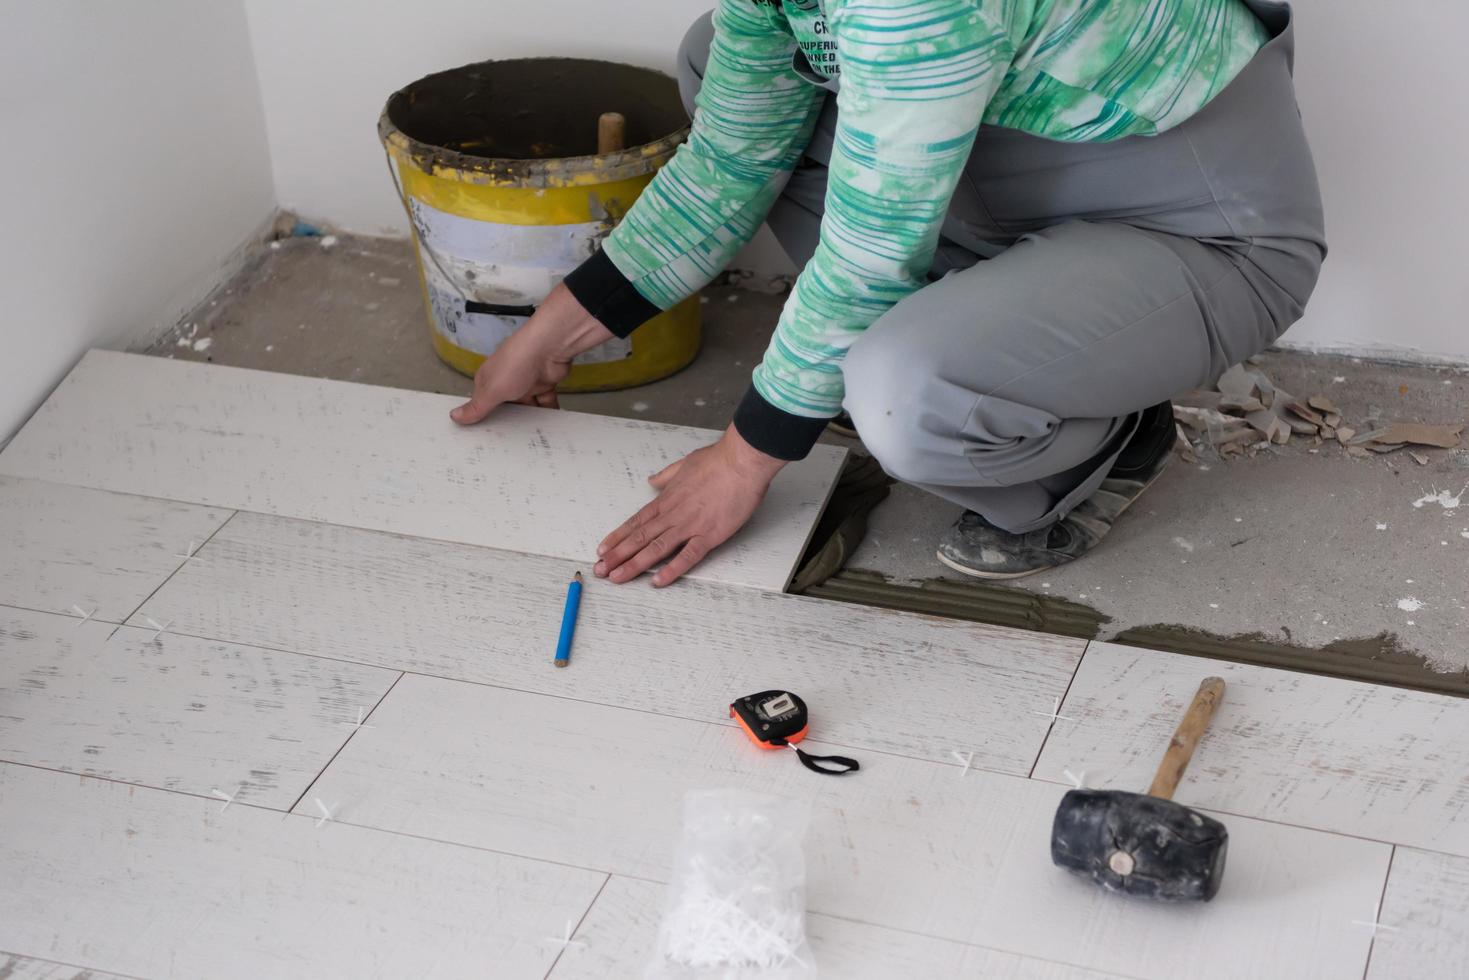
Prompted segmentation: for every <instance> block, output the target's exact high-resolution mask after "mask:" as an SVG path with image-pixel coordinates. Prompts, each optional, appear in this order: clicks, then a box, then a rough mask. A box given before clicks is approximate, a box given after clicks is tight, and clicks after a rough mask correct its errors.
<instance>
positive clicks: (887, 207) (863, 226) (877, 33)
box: [735, 0, 1024, 459]
mask: <svg viewBox="0 0 1469 980" xmlns="http://www.w3.org/2000/svg"><path fill="white" fill-rule="evenodd" d="M1020 6H1023V5H1016V4H1008V3H998V2H975V0H849V2H843V3H841V4H839V5H838V4H832V5H831V7H832V8H835V9H833V10H832V13H831V30H832V33H833V35H834V36H835V41H836V45H837V53H838V57H839V59H840V63H841V90H840V94H839V96H838V102H837V106H838V109H839V113H838V117H837V131H836V140H835V146H834V148H833V151H832V158H831V166H830V172H829V175H828V185H827V193H826V213H825V216H824V217H823V219H822V222H821V239H820V243H819V244H818V246H817V248H816V252H815V254H814V255H813V256H812V258H811V260H810V262H808V263H807V265H806V268H805V269H804V270H803V271H802V272H801V275H800V277H799V278H798V279H797V280H796V284H795V287H794V289H793V290H792V292H791V295H790V297H789V299H788V300H787V302H786V304H785V308H784V309H783V310H782V312H781V316H780V321H779V323H778V325H777V327H776V331H775V336H774V337H773V338H772V340H771V343H770V346H769V348H768V349H767V350H766V353H765V357H764V359H763V360H762V362H761V363H760V365H759V366H758V367H757V368H756V369H755V372H754V376H753V379H752V385H751V388H750V390H749V391H748V392H747V393H746V395H745V398H744V400H743V401H742V402H741V404H740V407H739V409H738V411H737V412H736V414H735V427H736V428H737V429H738V430H739V432H740V434H741V435H742V436H743V437H744V438H745V439H746V441H748V442H749V443H750V444H751V445H753V446H754V447H755V448H757V449H760V450H761V451H763V452H765V453H768V454H769V455H772V456H777V457H780V458H783V459H798V458H800V457H802V456H805V455H806V453H808V452H809V451H810V449H811V446H812V445H813V444H814V443H815V442H816V439H817V437H818V436H819V435H820V433H821V430H822V428H823V427H824V425H825V421H826V420H827V419H828V418H830V417H831V416H834V415H835V414H837V412H838V411H839V410H840V408H841V403H842V397H843V394H844V391H845V389H844V386H843V383H842V359H843V358H844V357H845V355H846V353H847V349H848V348H849V347H850V346H851V345H852V343H853V342H854V341H855V340H856V339H857V338H858V337H859V336H860V335H861V334H862V332H863V331H864V330H866V329H867V327H868V326H870V325H871V324H872V323H873V321H875V320H876V319H877V318H878V317H880V316H882V315H883V314H884V313H886V312H887V311H888V310H889V309H891V308H892V307H893V305H894V304H896V303H897V302H898V301H899V300H901V299H902V298H903V297H905V296H907V295H909V294H910V293H912V292H914V291H916V290H917V289H919V288H920V287H921V286H922V285H924V283H925V282H926V281H927V275H928V270H929V267H930V266H931V265H932V263H933V255H934V249H935V247H936V245H937V242H938V234H939V227H940V225H941V224H942V223H943V219H944V215H945V213H946V212H947V211H948V206H949V199H950V198H951V196H952V195H953V193H954V187H955V185H956V184H957V183H958V180H959V177H960V175H961V173H962V172H963V169H964V164H965V161H966V160H967V159H968V157H969V152H970V149H971V148H972V147H973V144H974V139H975V135H976V134H977V132H978V129H979V124H980V120H981V119H982V117H983V115H984V112H985V107H986V105H987V103H988V102H989V100H990V98H991V97H992V96H993V95H994V93H995V91H996V90H997V89H998V87H999V85H1000V83H1001V82H1002V80H1003V79H1004V76H1005V73H1006V72H1007V71H1008V70H1009V67H1010V64H1011V62H1012V60H1013V59H1014V57H1015V43H1014V42H1013V41H1012V39H1011V38H1012V36H1014V37H1019V36H1021V34H1022V32H1023V30H1024V27H1023V25H1020V24H1016V25H1009V24H1006V23H1005V22H1004V14H1003V13H1001V12H999V11H1005V10H1008V9H1013V8H1016V7H1020ZM992 11H993V12H992Z"/></svg>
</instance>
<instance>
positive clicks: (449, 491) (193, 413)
mask: <svg viewBox="0 0 1469 980" xmlns="http://www.w3.org/2000/svg"><path fill="white" fill-rule="evenodd" d="M461 401H462V399H458V398H454V397H451V396H448V395H435V394H429V393H426V392H417V391H402V390H398V389H392V388H378V387H372V386H369V385H361V384H351V383H348V382H342V381H324V380H319V379H315V378H302V377H296V376H292V375H285V374H275V373H271V372H266V371H251V370H245V369H243V368H227V367H220V366H218V365H209V364H198V363H186V362H184V361H172V360H168V359H166V358H159V357H145V356H141V355H134V354H116V353H110V352H106V351H92V352H90V353H88V354H87V355H86V356H85V357H84V358H83V359H82V361H81V363H80V364H78V365H77V367H76V368H75V369H73V370H72V372H71V374H70V375H68V376H67V378H66V380H65V381H63V382H62V383H61V385H60V387H58V388H57V389H56V391H55V392H54V393H53V394H52V395H51V397H50V398H49V399H47V401H46V403H45V404H44V405H42V406H41V409H40V410H39V411H38V412H37V413H36V415H35V416H34V417H33V418H32V419H31V421H30V422H29V423H27V424H26V426H25V428H23V429H22V430H21V431H20V433H19V434H18V435H17V436H16V437H15V439H14V441H12V442H11V444H10V445H9V447H7V448H6V449H5V451H4V452H3V453H0V473H7V474H11V475H15V476H26V477H32V478H37V479H45V480H52V481H55V482H59V483H69V484H75V485H77V486H85V487H96V488H99V489H104V490H116V491H121V492H125V493H137V494H145V495H148V496H157V497H167V498H170V499H174V500H185V501H189V502H193V503H202V504H210V505H214V506H219V507H229V508H234V509H237V510H251V511H257V512H260V513H267V514H279V515H282V516H287V517H300V518H306V519H309V520H316V521H326V522H329V523H333V524H344V525H350V526H353V527H366V528H374V529H378V530H384V531H396V532H400V533H404V534H412V535H417V536H420V537H427V538H438V539H442V540H448V541H462V542H466V543H469V544H482V545H488V546H491V547H496V548H505V549H508V550H512V551H522V552H526V553H530V554H544V555H551V556H555V557H560V558H568V559H572V560H576V561H590V560H591V559H592V558H594V556H595V552H596V545H597V543H598V542H599V541H600V540H601V539H602V538H603V537H604V536H605V535H606V534H607V533H608V532H610V531H611V530H613V528H615V527H617V526H618V525H619V524H621V523H622V522H623V521H624V520H626V519H627V518H629V517H631V516H632V515H633V514H634V513H635V512H636V511H637V510H638V509H639V508H640V507H642V506H643V504H645V503H647V501H648V500H650V499H652V496H653V492H652V490H651V488H650V487H649V486H648V483H647V478H648V477H649V476H651V475H652V474H653V473H656V472H657V471H658V470H660V469H662V468H664V467H665V466H667V465H668V464H669V463H672V462H674V461H675V460H677V459H679V458H681V457H683V456H684V455H686V454H687V453H689V452H691V451H693V450H694V449H697V448H699V447H701V446H704V445H707V444H709V443H710V442H712V441H713V440H714V439H715V438H716V437H717V433H714V432H711V431H709V430H705V429H690V428H685V427H682V426H674V425H664V424H661V423H654V422H640V421H636V420H629V419H613V418H604V417H601V416H594V415H584V414H577V413H572V412H557V411H550V410H547V409H535V408H525V407H522V406H516V405H511V406H505V407H504V408H502V409H500V410H499V411H498V412H496V413H495V415H493V416H492V417H491V419H490V421H488V422H486V423H485V424H483V425H479V426H475V427H473V428H468V429H466V428H461V427H459V426H457V425H455V424H454V423H453V422H451V421H450V420H449V417H448V413H449V410H450V409H451V408H453V407H454V406H455V405H456V404H458V403H459V402H461ZM844 455H845V450H841V449H836V448H833V447H830V446H817V447H816V449H815V450H814V451H813V452H812V454H811V456H809V457H808V458H807V459H805V460H803V461H801V462H800V463H796V464H793V465H791V466H787V467H786V468H785V470H783V471H782V472H781V474H780V476H779V477H778V478H777V479H776V481H775V483H774V485H772V487H771V489H770V493H769V495H768V496H767V497H766V499H765V502H764V503H763V504H762V505H761V508H760V510H759V512H758V514H757V515H756V517H755V519H754V520H753V521H752V522H751V523H750V525H749V526H748V527H746V529H745V530H744V531H743V532H741V534H740V535H739V536H738V537H737V538H735V539H734V540H732V541H731V542H730V543H729V544H727V545H726V546H724V547H722V548H720V549H719V550H717V551H716V552H715V553H714V555H713V556H712V557H711V558H710V559H709V560H708V561H707V562H706V563H705V564H704V565H703V566H701V567H700V568H698V569H696V570H695V574H696V575H697V577H700V578H705V579H709V580H712V581H723V582H729V583H732V584H737V585H746V586H754V587H757V588H763V589H770V590H774V591H779V590H781V589H784V588H785V586H786V583H787V581H788V580H789V578H790V576H791V574H792V572H793V571H794V570H795V564H796V562H797V560H798V559H799V558H800V556H801V553H802V551H803V550H804V549H805V546H806V540H807V538H808V537H809V535H810V533H811V530H812V528H813V526H814V525H815V523H816V520H817V518H818V517H819V516H820V514H821V509H822V507H823V506H824V504H825V502H826V498H827V495H828V493H829V492H830V490H831V487H832V485H833V483H834V481H835V479H836V476H837V473H838V471H839V470H840V468H841V462H842V459H843V457H844Z"/></svg>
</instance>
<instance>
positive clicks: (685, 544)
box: [592, 426, 785, 588]
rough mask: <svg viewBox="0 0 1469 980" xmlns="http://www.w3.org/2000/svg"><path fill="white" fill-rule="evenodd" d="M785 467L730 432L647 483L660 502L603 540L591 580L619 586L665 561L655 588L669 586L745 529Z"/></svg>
mask: <svg viewBox="0 0 1469 980" xmlns="http://www.w3.org/2000/svg"><path fill="white" fill-rule="evenodd" d="M784 465H785V461H784V460H780V459H776V458H775V457H773V456H767V455H765V454H764V453H762V452H760V451H759V450H758V449H755V448H754V447H753V446H751V445H750V444H749V443H747V442H746V441H745V440H744V438H743V437H741V436H740V434H739V433H738V432H736V431H735V428H734V426H730V427H729V428H728V429H726V430H725V432H724V435H723V436H722V437H720V440H719V441H718V442H716V443H715V444H714V445H712V446H706V447H704V448H703V449H698V450H695V451H694V452H692V453H690V454H689V455H687V456H685V457H684V458H683V459H681V460H679V461H678V462H677V463H674V464H673V465H672V466H669V467H667V468H665V469H663V470H662V471H660V472H658V473H656V474H654V476H653V477H652V478H651V479H649V481H648V482H649V483H651V484H653V486H654V487H655V488H656V489H657V490H658V491H659V493H658V496H657V498H656V499H654V500H653V502H652V503H650V504H648V505H647V506H646V507H644V508H643V509H642V510H640V511H638V512H637V513H636V514H634V515H633V516H632V518H631V519H630V520H628V521H627V522H626V523H625V524H623V525H622V526H621V527H619V528H618V529H617V530H615V531H613V532H612V533H611V534H609V535H607V537H606V538H604V539H603V540H602V543H601V544H600V545H598V546H597V557H598V559H599V560H598V562H597V564H596V565H594V566H593V567H592V572H593V574H595V575H596V576H597V577H599V578H610V579H611V580H612V581H613V582H616V583H618V584H619V585H620V584H621V583H623V582H628V581H631V580H632V579H635V578H637V577H638V576H639V575H641V574H643V573H644V572H646V571H647V570H648V569H650V568H652V567H653V566H654V565H656V564H658V563H659V562H662V561H667V562H668V563H667V564H666V565H664V566H663V567H662V568H660V569H659V570H658V571H657V573H656V574H654V576H653V584H654V585H655V586H658V587H659V588H662V587H663V586H665V585H668V584H669V583H671V582H674V581H675V580H677V579H678V577H679V576H681V575H683V574H684V573H685V572H687V571H688V570H689V569H691V568H693V567H694V566H695V565H697V564H699V562H701V561H703V560H704V558H705V556H706V555H708V554H709V552H711V551H713V550H714V549H715V548H717V547H718V546H719V545H721V544H723V543H724V542H725V541H727V540H728V539H729V538H730V537H731V536H732V535H733V534H734V533H735V532H736V531H738V530H739V529H740V528H742V527H744V526H745V524H746V523H747V522H748V521H749V520H750V516H751V515H752V514H754V513H755V508H757V507H759V506H760V501H761V500H763V499H764V498H765V491H766V490H767V489H769V487H770V481H771V480H773V479H775V474H777V473H779V472H780V468H781V467H782V466H784Z"/></svg>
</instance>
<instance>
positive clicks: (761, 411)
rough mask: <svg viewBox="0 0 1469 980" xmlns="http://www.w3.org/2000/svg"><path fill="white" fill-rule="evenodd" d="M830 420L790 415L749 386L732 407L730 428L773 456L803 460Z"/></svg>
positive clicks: (752, 386) (766, 453)
mask: <svg viewBox="0 0 1469 980" xmlns="http://www.w3.org/2000/svg"><path fill="white" fill-rule="evenodd" d="M829 421H831V420H830V419H812V418H807V417H806V416H804V415H792V414H791V413H790V412H786V411H782V410H781V409H779V408H776V407H775V406H774V405H772V404H770V402H768V401H766V400H765V399H764V398H763V397H761V395H760V392H758V391H756V390H755V386H754V385H751V386H750V388H749V389H748V390H747V391H746V392H745V397H744V398H742V399H740V405H739V407H738V408H736V409H735V413H734V427H735V431H736V432H738V433H739V434H740V435H741V436H742V437H744V440H745V441H746V442H748V443H749V444H750V445H751V446H754V447H755V448H756V449H758V450H760V451H761V452H762V453H764V454H765V455H767V456H774V457H775V458H776V459H785V460H796V459H805V458H806V454H807V453H809V452H810V451H811V447H812V446H814V445H816V440H817V439H819V438H821V433H822V430H823V429H825V428H826V423H827V422H829Z"/></svg>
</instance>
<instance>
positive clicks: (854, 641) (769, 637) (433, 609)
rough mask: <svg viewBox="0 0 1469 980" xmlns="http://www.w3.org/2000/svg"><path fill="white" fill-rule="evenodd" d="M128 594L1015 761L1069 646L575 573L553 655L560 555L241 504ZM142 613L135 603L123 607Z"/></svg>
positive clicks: (1062, 679)
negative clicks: (803, 717)
mask: <svg viewBox="0 0 1469 980" xmlns="http://www.w3.org/2000/svg"><path fill="white" fill-rule="evenodd" d="M201 557H203V558H204V560H203V561H201V562H199V563H197V564H194V565H191V566H190V567H189V568H186V569H184V570H183V571H182V572H180V573H179V574H178V575H176V576H174V578H173V579H172V580H171V581H170V582H169V584H168V585H167V586H166V587H164V588H163V589H162V590H160V591H159V593H158V594H157V595H156V596H154V597H153V599H152V600H150V601H149V602H148V604H147V605H146V606H144V608H143V610H142V613H143V614H146V615H149V616H152V617H153V618H154V619H155V620H156V621H158V622H164V621H166V620H169V619H173V620H175V621H176V622H175V628H176V629H178V630H180V631H182V632H185V633H193V634H197V635H200V636H211V637H217V638H219V639H226V640H232V641H235V642H245V643H253V644H257V645H261V646H269V647H277V648H281V649H293V650H305V651H309V652H313V653H320V654H323V655H326V656H331V657H340V658H342V659H345V660H355V661H359V662H363V663H371V664H378V665H381V666H385V667H392V668H397V669H405V670H414V671H419V672H422V673H429V674H435V675H440V676H447V677H454V678H458V679H463V680H473V681H479V682H484V683H491V684H497V685H501V686H505V687H513V688H518V689H523V690H533V691H542V692H546V693H555V694H563V695H566V696H568V697H573V698H579V699H583V700H588V701H598V702H602V703H606V704H613V705H625V706H629V707H638V708H642V709H644V710H647V711H656V712H659V713H664V714H673V715H679V716H682V717H688V718H696V719H708V720H717V721H723V722H724V723H726V724H733V722H731V721H730V720H729V718H728V706H729V703H730V702H731V701H733V700H734V699H735V698H737V697H739V696H741V695H745V694H752V693H754V692H756V691H761V690H768V689H771V688H787V689H790V690H793V691H795V692H796V693H797V694H799V695H801V696H802V697H803V698H805V699H806V700H807V703H808V704H809V706H810V708H811V711H812V715H813V729H812V730H813V732H815V733H817V734H819V735H820V736H821V737H823V738H826V739H828V740H831V741H835V742H842V743H846V744H853V745H866V746H874V747H879V748H883V749H887V750H891V751H894V752H902V753H907V754H912V755H917V756H921V757H924V758H930V759H936V760H940V761H943V762H948V763H953V762H954V758H953V756H952V754H951V753H952V751H954V750H961V751H962V752H964V753H969V752H972V753H973V758H972V760H971V761H972V763H973V765H975V766H978V767H981V768H991V769H997V770H1002V771H1007V772H1014V773H1019V774H1025V773H1028V772H1029V771H1030V768H1031V766H1032V765H1033V764H1034V762H1035V758H1036V754H1037V753H1038V752H1039V750H1040V745H1041V742H1042V740H1043V738H1044V736H1045V730H1046V721H1047V720H1046V717H1045V716H1046V715H1048V714H1050V712H1051V711H1052V710H1053V706H1054V704H1055V701H1056V699H1057V698H1059V697H1060V696H1061V694H1062V693H1063V692H1064V691H1065V690H1066V685H1067V683H1068V682H1069V681H1070V679H1071V675H1072V672H1073V670H1074V669H1075V666H1076V663H1077V660H1078V659H1079V658H1080V656H1081V651H1082V649H1083V648H1084V646H1085V644H1084V642H1083V641H1081V640H1076V639H1070V638H1060V637H1050V636H1045V635H1043V634H1040V633H1028V632H1021V631H1019V630H1007V629H1000V628H995V627H988V626H982V625H978V624H974V623H966V622H961V621H958V620H952V619H941V618H938V617H932V616H918V615H913V614H910V613H901V612H895V611H892V610H884V609H872V608H868V607H864V606H857V605H850V604H844V603H833V602H828V601H824V600H820V599H808V598H803V597H799V596H790V595H780V594H774V593H762V592H759V591H756V590H752V589H741V588H731V587H728V586H721V585H717V584H714V583H705V582H687V583H678V584H676V585H674V586H673V587H671V588H667V589H653V588H651V587H649V586H647V585H645V584H640V583H633V584H630V585H623V586H614V585H611V584H609V583H606V582H601V581H595V580H589V581H588V582H587V585H586V591H585V593H584V595H583V599H582V603H581V612H580V615H579V617H578V625H577V632H576V643H575V646H574V647H573V652H572V662H571V666H570V667H568V668H567V669H565V670H557V669H555V668H553V667H552V666H551V658H552V654H553V652H554V648H555V641H556V636H557V630H558V627H559V625H560V621H561V614H562V604H563V601H564V596H565V589H566V582H567V581H568V580H569V579H570V577H571V573H572V572H573V570H574V569H575V566H574V565H572V564H569V563H567V562H564V561H559V560H554V559H547V558H537V557H531V556H527V555H520V554H514V553H505V552H495V551H490V550H488V549H483V548H472V547H465V546H461V545H450V544H446V543H444V542H435V541H426V540H423V539H413V538H404V537H399V536H395V535H389V534H382V533H376V532H367V531H360V530H353V529H347V528H339V527H332V526H327V525H320V524H310V523H305V522H301V521H289V520H284V519H281V518H274V517H264V516H260V515H253V514H240V515H238V516H237V517H235V519H234V520H232V521H230V523H229V524H228V525H227V526H226V527H225V528H224V529H223V530H222V531H221V532H220V533H219V534H218V535H216V536H215V537H214V539H213V540H212V541H211V542H210V544H209V546H208V547H207V548H206V549H205V550H204V552H203V554H202V556H201ZM134 622H135V623H139V624H141V623H142V622H143V619H142V617H141V616H139V617H135V619H134Z"/></svg>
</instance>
